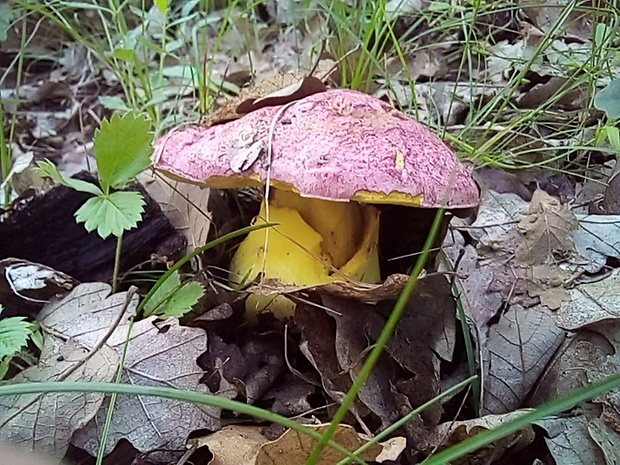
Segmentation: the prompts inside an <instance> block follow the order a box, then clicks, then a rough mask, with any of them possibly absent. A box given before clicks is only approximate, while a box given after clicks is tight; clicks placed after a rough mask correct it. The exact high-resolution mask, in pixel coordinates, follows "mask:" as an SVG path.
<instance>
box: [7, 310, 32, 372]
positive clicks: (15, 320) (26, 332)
mask: <svg viewBox="0 0 620 465" xmlns="http://www.w3.org/2000/svg"><path fill="white" fill-rule="evenodd" d="M1 311H2V306H1V305H0V312H1ZM32 329H33V326H32V324H31V323H28V322H27V321H26V318H24V317H22V316H12V317H9V318H4V319H2V320H0V360H2V359H4V358H5V357H13V356H14V355H16V354H17V353H19V351H20V350H22V348H23V347H25V346H26V344H27V343H28V338H29V337H30V335H31V334H32Z"/></svg>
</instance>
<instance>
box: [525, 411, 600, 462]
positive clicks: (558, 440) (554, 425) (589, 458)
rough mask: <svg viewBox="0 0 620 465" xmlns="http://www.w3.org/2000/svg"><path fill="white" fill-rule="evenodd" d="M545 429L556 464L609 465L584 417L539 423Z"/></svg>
mask: <svg viewBox="0 0 620 465" xmlns="http://www.w3.org/2000/svg"><path fill="white" fill-rule="evenodd" d="M535 424H536V425H537V426H540V427H541V428H544V430H545V431H546V433H547V434H546V435H545V436H544V438H545V442H546V443H547V447H549V451H550V452H551V455H552V456H553V458H554V459H555V461H556V463H562V464H564V463H566V464H571V465H572V464H575V465H593V464H599V463H600V464H603V463H608V462H606V460H605V456H604V454H603V452H602V451H601V449H600V448H599V447H598V445H597V444H596V442H595V441H594V440H593V439H592V438H591V437H590V434H589V433H588V420H587V419H586V418H585V417H584V416H574V417H568V418H549V419H546V420H541V421H537V422H536V423H535Z"/></svg>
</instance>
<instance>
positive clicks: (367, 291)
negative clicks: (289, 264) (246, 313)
mask: <svg viewBox="0 0 620 465" xmlns="http://www.w3.org/2000/svg"><path fill="white" fill-rule="evenodd" d="M407 281H409V276H408V275H404V274H393V275H391V276H388V277H387V279H386V280H385V281H383V282H382V283H380V284H368V283H362V282H357V283H351V282H344V281H336V282H333V283H328V284H320V285H317V286H292V285H290V284H285V283H282V282H280V281H278V280H275V279H265V280H264V281H263V282H261V284H260V286H256V285H253V286H250V287H249V288H248V289H247V291H248V292H250V293H252V294H259V295H279V294H293V293H299V294H300V295H304V294H307V293H308V292H311V291H316V292H320V293H324V294H330V295H333V296H336V297H345V298H350V299H355V300H358V301H359V302H364V303H377V302H383V301H386V300H391V299H397V298H398V296H399V295H400V293H401V292H402V290H403V288H404V287H405V285H406V284H407Z"/></svg>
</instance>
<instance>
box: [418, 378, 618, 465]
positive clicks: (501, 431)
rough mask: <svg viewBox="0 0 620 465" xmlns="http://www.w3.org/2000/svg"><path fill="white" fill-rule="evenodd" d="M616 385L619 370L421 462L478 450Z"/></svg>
mask: <svg viewBox="0 0 620 465" xmlns="http://www.w3.org/2000/svg"><path fill="white" fill-rule="evenodd" d="M617 386H620V373H616V374H615V375H612V376H610V377H608V378H606V379H604V380H603V381H600V382H598V383H595V384H592V385H591V386H588V387H586V388H583V389H579V390H578V391H575V392H573V393H572V394H569V395H568V396H564V397H562V398H560V399H557V400H554V401H551V402H548V403H546V404H544V405H542V406H541V407H538V408H537V409H535V410H534V411H532V412H529V413H525V414H524V415H523V416H521V417H519V418H516V419H514V420H511V421H508V422H506V423H504V424H503V425H502V426H500V427H499V428H495V429H492V430H488V431H484V432H482V433H479V434H477V435H475V436H472V437H470V438H468V439H465V440H464V441H461V442H459V443H458V444H456V445H454V446H452V447H450V448H449V449H446V450H443V451H441V452H439V453H438V454H435V455H433V456H432V457H429V458H428V459H426V460H424V461H423V462H422V464H424V465H445V464H447V463H449V462H450V461H451V460H455V459H458V458H460V457H463V456H464V455H466V454H469V453H470V452H473V451H475V450H478V449H480V448H481V447H484V446H486V445H488V444H491V443H492V442H494V441H497V440H498V439H501V438H503V437H505V436H508V435H509V434H512V433H515V432H517V431H519V430H521V429H523V428H524V427H526V426H528V425H531V424H532V423H534V422H536V421H539V420H542V419H543V418H545V417H548V416H551V415H555V414H557V413H560V412H564V411H566V410H569V409H571V408H573V407H574V406H575V405H577V404H578V403H580V402H585V401H587V400H590V399H591V398H593V397H596V396H598V395H601V394H603V393H604V392H607V391H609V390H611V389H613V388H615V387H617Z"/></svg>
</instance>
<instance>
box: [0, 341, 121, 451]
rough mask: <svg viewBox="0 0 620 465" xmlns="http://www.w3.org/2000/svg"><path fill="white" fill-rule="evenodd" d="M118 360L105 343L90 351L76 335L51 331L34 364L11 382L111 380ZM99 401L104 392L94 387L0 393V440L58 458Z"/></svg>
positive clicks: (94, 410) (101, 399)
mask: <svg viewBox="0 0 620 465" xmlns="http://www.w3.org/2000/svg"><path fill="white" fill-rule="evenodd" d="M119 360H120V356H119V354H118V353H117V352H116V351H115V350H113V349H112V348H110V347H107V346H104V347H102V348H101V349H100V350H99V351H97V352H96V353H95V354H93V355H92V356H90V355H89V352H88V350H86V349H85V348H84V347H83V346H82V345H81V344H80V343H78V342H77V341H76V340H74V339H67V340H65V339H62V338H60V337H57V336H53V335H51V334H50V335H48V336H47V337H46V339H45V345H44V347H43V351H42V353H41V358H40V360H39V364H38V365H37V366H34V367H31V368H28V369H26V370H24V371H23V372H22V373H20V374H19V375H17V376H16V377H15V378H13V379H12V382H13V383H25V382H46V381H74V382H75V381H81V382H111V381H112V380H113V379H114V376H115V375H116V369H117V367H118V363H119ZM103 400H104V394H102V393H93V392H91V393H58V394H29V395H23V396H3V397H0V441H7V442H10V443H13V444H16V445H23V446H24V447H27V448H29V449H31V450H33V451H36V452H41V453H43V454H45V455H49V456H53V457H56V458H58V459H60V458H62V457H63V456H64V455H65V452H66V451H67V449H68V448H69V442H70V440H71V436H72V434H74V433H75V431H76V430H78V429H79V428H82V427H83V426H84V425H85V424H86V423H88V422H89V421H90V420H91V419H92V418H93V417H94V416H95V414H96V413H97V411H98V410H99V408H100V407H101V404H102V402H103ZM50 425H53V434H50Z"/></svg>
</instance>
